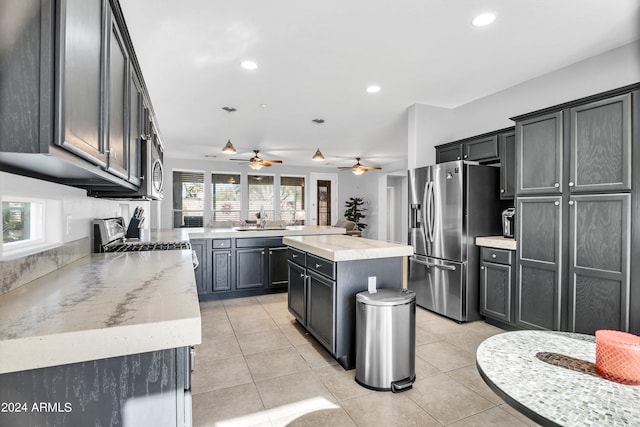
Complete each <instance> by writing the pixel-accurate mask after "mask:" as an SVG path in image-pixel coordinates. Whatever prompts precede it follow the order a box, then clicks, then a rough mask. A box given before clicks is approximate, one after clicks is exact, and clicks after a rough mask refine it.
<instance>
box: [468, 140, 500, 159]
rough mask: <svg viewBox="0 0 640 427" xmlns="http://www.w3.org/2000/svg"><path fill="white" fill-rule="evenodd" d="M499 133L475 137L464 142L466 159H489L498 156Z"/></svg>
mask: <svg viewBox="0 0 640 427" xmlns="http://www.w3.org/2000/svg"><path fill="white" fill-rule="evenodd" d="M498 148H499V146H498V135H492V136H489V137H486V138H480V139H475V140H473V141H468V142H465V143H464V147H463V149H464V154H463V156H462V157H463V159H464V160H471V161H481V160H484V161H487V160H491V159H497V158H498Z"/></svg>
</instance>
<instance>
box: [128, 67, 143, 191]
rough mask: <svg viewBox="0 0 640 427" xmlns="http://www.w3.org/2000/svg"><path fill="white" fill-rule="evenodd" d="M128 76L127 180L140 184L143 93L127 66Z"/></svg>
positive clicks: (138, 81)
mask: <svg viewBox="0 0 640 427" xmlns="http://www.w3.org/2000/svg"><path fill="white" fill-rule="evenodd" d="M129 77H130V79H129V88H130V90H129V182H131V183H132V184H134V185H140V170H141V169H140V166H141V164H142V158H141V147H142V120H143V101H142V100H143V94H142V88H141V86H140V80H139V79H138V76H137V75H136V73H135V71H134V70H133V68H129Z"/></svg>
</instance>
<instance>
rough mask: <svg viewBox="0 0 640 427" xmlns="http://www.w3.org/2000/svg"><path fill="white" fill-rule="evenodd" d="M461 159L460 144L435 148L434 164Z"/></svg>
mask: <svg viewBox="0 0 640 427" xmlns="http://www.w3.org/2000/svg"><path fill="white" fill-rule="evenodd" d="M461 159H462V144H458V145H454V146H448V147H443V148H436V163H446V162H453V161H454V160H461Z"/></svg>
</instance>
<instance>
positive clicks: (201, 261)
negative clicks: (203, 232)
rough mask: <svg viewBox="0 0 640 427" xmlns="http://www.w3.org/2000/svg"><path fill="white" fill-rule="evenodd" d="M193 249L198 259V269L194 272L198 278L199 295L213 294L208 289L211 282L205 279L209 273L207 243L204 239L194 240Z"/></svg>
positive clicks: (192, 242)
mask: <svg viewBox="0 0 640 427" xmlns="http://www.w3.org/2000/svg"><path fill="white" fill-rule="evenodd" d="M191 249H192V250H193V251H194V252H195V253H196V256H197V257H198V267H197V268H196V269H195V270H194V271H193V273H194V274H195V276H196V288H197V289H198V295H200V294H205V293H207V292H211V290H210V289H207V283H208V282H209V281H208V280H206V278H205V274H206V272H207V271H208V268H207V264H208V263H207V256H206V254H207V241H206V240H204V239H202V240H200V239H192V240H191Z"/></svg>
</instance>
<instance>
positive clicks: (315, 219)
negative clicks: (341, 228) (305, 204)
mask: <svg viewBox="0 0 640 427" xmlns="http://www.w3.org/2000/svg"><path fill="white" fill-rule="evenodd" d="M309 180H310V181H311V182H310V185H309V193H310V194H309V201H310V202H311V203H310V205H311V206H309V211H308V213H309V214H310V216H311V218H310V221H309V222H308V224H309V225H333V224H335V223H336V221H338V204H337V203H338V175H337V174H331V173H314V172H312V173H310V174H309Z"/></svg>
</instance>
